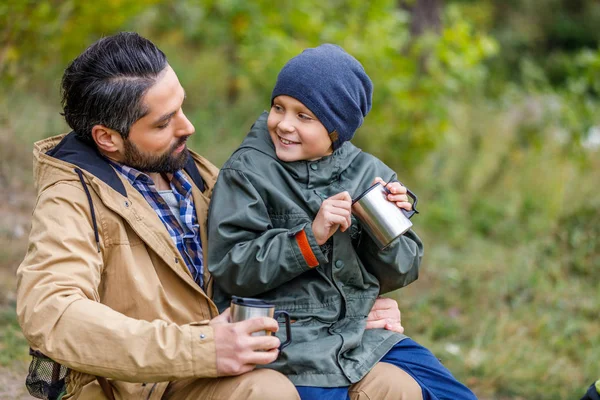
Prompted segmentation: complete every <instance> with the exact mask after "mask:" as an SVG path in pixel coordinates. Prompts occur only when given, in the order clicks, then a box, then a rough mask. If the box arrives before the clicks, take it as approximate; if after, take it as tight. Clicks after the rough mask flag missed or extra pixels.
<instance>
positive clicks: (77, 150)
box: [33, 132, 204, 197]
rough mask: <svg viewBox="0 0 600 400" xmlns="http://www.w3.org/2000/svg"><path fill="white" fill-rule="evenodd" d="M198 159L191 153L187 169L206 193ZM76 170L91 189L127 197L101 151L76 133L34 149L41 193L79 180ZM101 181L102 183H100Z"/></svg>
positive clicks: (38, 188) (54, 139)
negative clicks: (105, 187) (101, 188)
mask: <svg viewBox="0 0 600 400" xmlns="http://www.w3.org/2000/svg"><path fill="white" fill-rule="evenodd" d="M194 158H195V155H194V154H193V153H192V152H190V157H189V158H188V162H187V164H186V166H185V167H184V169H185V171H186V172H187V173H188V174H189V175H190V177H191V178H192V180H193V181H194V183H196V185H197V186H198V187H199V188H200V190H201V191H204V182H203V181H202V178H201V177H200V173H199V172H198V169H197V168H196V166H195V164H194ZM76 169H80V170H83V171H84V172H87V173H88V174H87V176H88V178H89V181H90V183H91V184H92V186H95V184H100V182H103V183H104V184H106V185H108V186H109V187H110V188H112V189H113V190H115V191H116V192H118V193H119V194H121V195H122V196H125V197H127V191H126V189H125V186H124V185H123V182H122V181H121V179H120V178H119V177H118V175H117V173H116V171H115V170H114V169H113V168H112V167H111V166H110V164H108V162H107V161H106V159H105V158H104V156H102V155H101V154H100V152H98V150H97V149H96V148H95V147H93V146H91V145H89V144H87V143H85V142H84V141H82V140H81V139H79V138H77V136H75V134H74V133H73V132H71V133H68V134H63V135H59V136H54V137H51V138H48V139H44V140H41V141H39V142H36V143H35V144H34V148H33V174H34V180H35V185H36V189H37V191H38V193H40V192H42V191H43V190H44V189H46V188H47V187H49V186H51V185H53V184H55V183H57V182H60V181H70V180H77V181H79V180H80V178H79V176H78V174H77V173H76ZM98 181H100V182H98Z"/></svg>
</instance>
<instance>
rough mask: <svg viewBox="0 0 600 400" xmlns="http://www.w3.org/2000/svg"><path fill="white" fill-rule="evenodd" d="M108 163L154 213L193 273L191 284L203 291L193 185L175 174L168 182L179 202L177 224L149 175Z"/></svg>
mask: <svg viewBox="0 0 600 400" xmlns="http://www.w3.org/2000/svg"><path fill="white" fill-rule="evenodd" d="M109 162H110V163H111V165H112V166H113V167H114V168H115V169H116V170H117V171H118V172H119V173H120V174H121V175H123V176H124V177H125V178H127V180H128V181H129V182H130V183H131V185H133V187H134V188H136V189H137V190H138V191H139V192H140V193H141V194H142V195H143V196H144V198H145V199H146V201H147V202H148V203H149V204H150V206H151V207H152V208H153V209H154V211H156V213H157V214H158V217H159V218H160V220H161V221H162V222H163V224H164V225H165V227H166V228H167V230H168V231H169V235H171V238H172V239H173V242H175V245H176V246H177V249H178V250H179V253H181V256H182V257H183V259H184V261H185V264H186V265H187V267H188V269H189V270H190V272H191V273H192V277H193V278H194V281H196V283H197V284H198V285H199V286H200V287H203V284H204V282H203V276H202V272H203V264H204V260H203V257H202V243H201V242H200V227H199V226H198V219H197V217H196V209H195V208H194V199H193V198H192V185H191V184H190V182H189V181H188V180H187V178H186V176H185V174H184V173H183V171H182V170H178V171H176V172H175V173H174V174H173V177H172V178H171V182H170V185H171V190H173V194H174V195H175V198H176V199H177V200H178V201H179V215H180V217H181V222H182V224H180V223H179V221H178V220H177V219H176V218H175V216H174V215H173V213H172V212H171V209H170V208H169V206H168V205H167V203H166V202H165V200H164V199H163V198H162V196H161V195H160V194H159V193H158V190H157V189H156V185H155V184H154V181H152V179H151V178H150V177H149V176H148V175H146V174H144V173H143V172H140V171H138V170H136V169H134V168H131V167H128V166H126V165H122V164H118V163H116V162H114V161H112V160H109ZM182 225H183V226H182Z"/></svg>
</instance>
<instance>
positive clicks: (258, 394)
mask: <svg viewBox="0 0 600 400" xmlns="http://www.w3.org/2000/svg"><path fill="white" fill-rule="evenodd" d="M246 375H247V378H246V379H244V380H243V382H241V383H240V386H239V387H238V389H237V390H239V391H240V393H244V394H245V395H244V397H240V398H243V399H247V400H299V399H300V396H299V395H298V391H297V390H296V387H295V386H294V385H293V384H292V382H291V381H290V380H289V379H288V378H287V377H286V376H285V375H283V374H281V373H279V372H277V371H273V370H271V369H259V370H254V371H252V372H250V373H248V374H245V375H244V376H246ZM237 390H236V391H237Z"/></svg>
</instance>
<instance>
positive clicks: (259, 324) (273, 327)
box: [238, 317, 279, 333]
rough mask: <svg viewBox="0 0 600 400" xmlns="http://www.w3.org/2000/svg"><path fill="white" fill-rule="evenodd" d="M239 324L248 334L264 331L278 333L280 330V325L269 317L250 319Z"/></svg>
mask: <svg viewBox="0 0 600 400" xmlns="http://www.w3.org/2000/svg"><path fill="white" fill-rule="evenodd" d="M238 324H240V327H241V328H242V329H243V331H244V332H246V333H254V332H259V331H264V330H267V331H271V332H277V331H278V330H279V323H278V322H277V321H275V320H274V319H273V318H268V317H258V318H250V319H248V320H245V321H241V322H238Z"/></svg>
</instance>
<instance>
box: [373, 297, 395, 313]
mask: <svg viewBox="0 0 600 400" xmlns="http://www.w3.org/2000/svg"><path fill="white" fill-rule="evenodd" d="M390 308H392V309H395V310H398V303H396V300H394V299H390V298H389V297H378V298H377V300H375V304H373V308H372V309H371V310H389V309H390Z"/></svg>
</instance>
